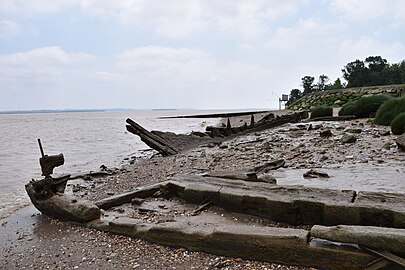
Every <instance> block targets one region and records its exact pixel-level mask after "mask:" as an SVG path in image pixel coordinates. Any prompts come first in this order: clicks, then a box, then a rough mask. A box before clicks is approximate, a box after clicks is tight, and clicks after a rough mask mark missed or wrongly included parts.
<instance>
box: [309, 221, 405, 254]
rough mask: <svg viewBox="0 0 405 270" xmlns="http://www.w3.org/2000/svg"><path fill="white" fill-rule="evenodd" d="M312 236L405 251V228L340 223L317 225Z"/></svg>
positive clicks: (374, 247)
mask: <svg viewBox="0 0 405 270" xmlns="http://www.w3.org/2000/svg"><path fill="white" fill-rule="evenodd" d="M311 236H312V237H317V238H322V239H327V240H330V241H336V242H342V243H352V244H358V245H362V246H365V247H368V248H372V249H381V250H388V251H391V252H398V253H405V229H395V228H385V227H372V226H347V225H338V226H332V227H325V226H320V225H315V226H313V227H312V229H311Z"/></svg>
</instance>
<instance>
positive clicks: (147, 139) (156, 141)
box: [126, 118, 180, 156]
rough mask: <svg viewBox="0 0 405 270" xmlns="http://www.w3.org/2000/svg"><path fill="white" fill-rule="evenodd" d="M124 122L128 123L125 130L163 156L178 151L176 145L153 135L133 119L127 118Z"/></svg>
mask: <svg viewBox="0 0 405 270" xmlns="http://www.w3.org/2000/svg"><path fill="white" fill-rule="evenodd" d="M126 122H127V123H128V125H127V130H128V131H129V132H131V133H133V134H135V135H138V136H139V137H140V138H141V140H142V141H143V142H144V143H146V144H147V145H148V146H149V147H151V148H153V149H155V150H156V151H158V152H159V153H161V154H162V155H163V156H169V155H175V154H177V153H178V152H180V149H178V148H177V147H176V146H174V145H172V144H171V143H170V142H168V141H166V140H165V139H163V138H162V137H160V136H159V135H155V134H153V133H152V132H150V131H148V130H146V129H145V128H143V127H142V126H141V125H139V124H138V123H136V122H135V121H133V120H131V119H129V118H128V119H127V121H126Z"/></svg>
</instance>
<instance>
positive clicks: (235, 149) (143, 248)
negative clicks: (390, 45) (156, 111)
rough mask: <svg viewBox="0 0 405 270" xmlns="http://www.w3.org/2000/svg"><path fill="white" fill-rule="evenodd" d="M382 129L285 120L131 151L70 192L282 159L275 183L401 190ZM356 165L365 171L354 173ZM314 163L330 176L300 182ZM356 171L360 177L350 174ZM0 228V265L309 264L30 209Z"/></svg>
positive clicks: (364, 122) (105, 190)
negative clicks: (182, 147)
mask: <svg viewBox="0 0 405 270" xmlns="http://www.w3.org/2000/svg"><path fill="white" fill-rule="evenodd" d="M260 117H261V116H259V115H256V116H255V120H259V119H260ZM245 121H247V122H248V121H250V116H249V118H248V120H247V119H246V117H235V118H232V119H231V123H232V125H233V126H237V125H238V123H241V124H242V123H244V122H245ZM248 123H249V122H248ZM310 125H311V128H309V126H310ZM326 129H328V130H330V131H331V133H332V136H330V137H326V138H324V137H321V136H320V131H321V130H326ZM387 131H389V128H388V127H382V126H374V125H373V124H371V123H370V122H369V121H368V119H361V120H353V121H344V122H343V121H342V122H306V123H297V124H286V125H283V126H280V127H278V128H274V129H269V130H265V131H262V132H256V133H250V134H247V135H243V136H237V137H231V138H229V139H227V140H224V141H222V143H221V144H206V145H202V146H199V147H196V148H193V149H190V150H188V151H185V152H182V153H180V154H177V155H175V156H169V157H161V156H159V155H157V156H154V157H153V158H151V159H136V158H135V157H130V158H129V159H128V160H127V161H128V164H127V165H124V166H123V167H122V168H121V169H120V170H119V172H118V173H116V174H114V175H111V176H106V177H99V178H89V179H86V180H83V179H79V180H73V181H69V183H70V184H69V190H70V192H72V190H74V191H75V192H74V194H75V195H76V196H79V197H82V198H84V199H87V200H92V201H94V200H99V199H102V198H106V197H109V196H111V195H114V194H119V193H122V192H124V191H128V190H131V189H134V188H136V187H139V186H143V185H147V184H151V183H157V182H161V181H164V180H166V179H167V178H169V177H171V176H175V175H181V174H200V173H204V172H207V171H213V170H236V169H238V170H241V169H245V170H248V169H250V168H253V167H255V166H258V165H261V164H263V163H265V162H266V161H268V160H271V159H277V158H283V159H285V160H286V165H285V166H284V168H281V169H279V170H277V171H275V172H274V173H273V176H274V177H276V179H277V181H278V183H283V184H303V185H312V186H322V187H329V188H339V187H341V188H342V189H348V188H354V189H357V190H374V191H389V192H403V191H404V190H405V187H404V183H403V181H401V179H404V176H405V170H404V167H403V164H404V161H405V152H403V151H400V150H398V148H397V147H396V145H395V142H394V140H395V138H396V136H393V135H388V134H387ZM350 134H351V135H353V136H355V137H356V141H355V142H354V143H347V144H343V143H342V142H341V139H342V137H343V136H344V135H350ZM358 167H361V168H363V169H362V170H357V171H355V170H356V168H358ZM313 168H315V169H319V170H321V171H325V172H327V173H329V174H330V175H331V176H332V177H331V178H329V179H328V180H313V181H310V180H305V179H304V178H303V177H302V173H303V171H306V170H308V169H313ZM354 173H356V179H357V180H358V181H357V180H356V179H350V176H351V175H353V174H354ZM339 176H340V177H339ZM356 181H357V182H356ZM0 228H1V230H0V250H1V255H0V259H1V261H2V264H1V266H0V269H308V268H304V267H298V266H281V265H276V264H271V263H266V262H257V261H247V260H243V259H241V258H229V257H223V256H218V255H211V254H206V253H202V252H192V251H187V250H186V249H183V248H170V247H165V246H160V245H156V244H153V243H149V242H145V241H143V240H139V239H131V238H128V237H124V236H120V235H112V234H109V233H104V232H99V231H95V230H92V229H88V228H84V227H81V226H78V225H76V224H73V223H70V222H61V221H58V220H55V219H50V218H48V217H46V216H43V215H41V214H40V213H39V212H38V211H37V210H36V209H34V208H33V207H27V208H24V209H21V210H20V211H18V212H16V213H15V214H13V215H12V216H10V217H8V218H6V219H2V220H0Z"/></svg>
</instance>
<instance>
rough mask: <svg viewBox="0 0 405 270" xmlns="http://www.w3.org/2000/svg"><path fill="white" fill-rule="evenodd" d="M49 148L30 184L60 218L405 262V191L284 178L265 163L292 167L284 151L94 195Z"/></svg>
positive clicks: (201, 239)
mask: <svg viewBox="0 0 405 270" xmlns="http://www.w3.org/2000/svg"><path fill="white" fill-rule="evenodd" d="M288 117H289V118H288V120H286V119H277V117H276V118H275V117H268V118H267V120H263V121H262V122H261V124H259V123H260V121H259V122H257V123H253V124H251V125H246V126H247V127H246V126H245V127H244V128H242V129H244V130H241V129H240V128H239V130H233V129H232V128H231V127H227V128H223V129H221V130H216V131H214V129H211V131H210V133H211V132H212V133H215V134H216V135H215V134H214V135H212V134H211V135H212V136H209V135H208V134H207V135H201V134H199V135H193V136H194V137H193V138H192V139H193V140H196V138H197V137H199V138H204V142H212V140H215V139H216V136H218V137H222V138H223V137H226V136H232V134H235V133H239V132H246V130H259V129H260V128H265V126H264V125H267V126H274V125H278V124H279V123H282V122H283V121H298V120H299V119H300V117H301V116H297V115H295V116H291V115H290V116H288ZM271 121H273V122H271ZM275 121H277V122H275ZM252 122H253V121H252ZM127 123H128V126H127V129H128V130H129V131H130V132H133V133H135V134H137V135H139V136H140V137H141V139H143V140H144V141H145V142H146V143H147V144H148V145H150V146H151V147H153V148H155V149H156V150H158V151H159V152H160V153H162V154H163V155H173V154H176V153H178V152H179V151H182V150H183V149H185V148H187V146H190V145H191V144H194V143H195V142H193V143H190V144H188V145H187V144H184V143H183V144H179V143H177V144H176V142H175V140H176V138H177V139H178V137H177V136H175V135H173V134H166V135H165V134H164V133H159V132H149V131H147V130H146V129H144V128H143V127H141V126H140V125H138V124H137V123H135V122H134V121H132V120H129V121H127ZM258 124H259V125H258ZM180 141H182V142H184V140H180ZM41 152H42V157H41V159H40V164H41V168H42V172H43V176H44V178H43V179H41V180H33V181H31V182H30V183H28V184H27V185H26V191H27V193H28V195H29V197H30V199H31V201H32V203H33V204H34V205H35V207H36V208H37V209H38V210H39V211H40V212H42V213H43V214H45V215H48V216H51V217H54V218H58V219H62V220H66V221H70V222H75V223H77V224H80V225H82V226H87V227H89V228H93V229H97V230H102V231H108V232H112V233H117V234H123V235H127V236H130V237H134V238H142V239H145V240H148V241H151V242H154V243H159V244H163V245H169V246H174V247H183V248H186V249H189V250H198V251H204V252H208V253H214V254H219V255H226V256H233V257H240V258H244V259H250V260H259V261H268V262H273V263H280V264H286V265H299V266H307V267H315V268H319V269H369V270H371V269H404V268H405V259H404V257H405V195H404V194H402V193H382V192H381V193H379V192H363V191H360V192H356V191H354V190H334V189H322V188H309V187H304V186H283V185H278V184H277V183H276V182H275V181H269V179H268V178H266V177H264V176H263V172H267V171H269V170H275V169H277V168H279V167H280V166H283V160H274V161H270V162H269V163H268V164H266V166H264V167H260V168H255V169H254V170H251V171H212V172H208V173H205V174H201V175H178V176H174V177H172V178H170V179H168V180H166V181H163V182H160V183H157V184H152V185H149V186H143V187H138V188H137V189H135V190H131V191H128V192H126V193H123V194H118V195H114V196H111V197H108V198H105V199H102V200H99V201H94V202H90V201H86V200H83V199H79V198H76V197H73V196H70V195H67V194H66V193H65V192H64V191H65V187H66V183H67V181H68V180H69V177H70V176H63V177H59V178H53V177H52V170H53V168H54V167H56V166H60V165H62V164H63V162H64V159H63V155H62V154H60V155H55V156H46V155H44V153H43V151H42V150H41ZM257 219H259V220H260V222H257V221H255V220H257Z"/></svg>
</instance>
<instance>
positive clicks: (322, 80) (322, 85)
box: [317, 74, 329, 91]
mask: <svg viewBox="0 0 405 270" xmlns="http://www.w3.org/2000/svg"><path fill="white" fill-rule="evenodd" d="M328 81H329V77H328V76H326V75H325V74H322V75H320V76H319V79H318V84H317V88H318V91H324V90H325V86H326V83H327V82H328Z"/></svg>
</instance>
